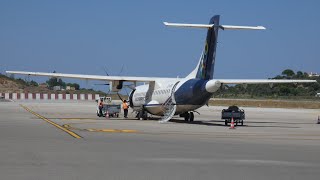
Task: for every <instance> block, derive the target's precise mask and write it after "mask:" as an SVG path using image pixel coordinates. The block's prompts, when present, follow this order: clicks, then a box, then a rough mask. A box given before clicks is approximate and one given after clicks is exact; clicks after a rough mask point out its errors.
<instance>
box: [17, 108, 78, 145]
mask: <svg viewBox="0 0 320 180" xmlns="http://www.w3.org/2000/svg"><path fill="white" fill-rule="evenodd" d="M20 106H21V107H23V108H24V109H25V110H26V111H28V112H30V113H31V114H33V115H35V116H37V117H39V118H40V119H42V120H44V121H46V122H47V123H49V124H51V125H53V126H55V127H56V128H58V129H60V130H62V131H64V132H66V133H68V134H69V135H70V136H72V137H74V138H77V139H81V138H82V137H81V136H80V135H78V134H77V133H75V132H73V131H70V130H69V129H67V128H65V127H62V126H60V125H59V124H57V123H55V122H53V121H50V120H49V119H47V118H45V117H43V116H41V115H40V114H38V113H36V112H34V111H32V110H31V109H29V108H28V107H26V106H24V105H22V104H20Z"/></svg>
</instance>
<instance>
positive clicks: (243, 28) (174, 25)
mask: <svg viewBox="0 0 320 180" xmlns="http://www.w3.org/2000/svg"><path fill="white" fill-rule="evenodd" d="M163 24H164V25H166V26H172V27H189V28H213V27H219V28H220V29H222V30H265V29H266V28H265V27H263V26H233V25H218V26H215V25H214V24H183V23H168V22H163Z"/></svg>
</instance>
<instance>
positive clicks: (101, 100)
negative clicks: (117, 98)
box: [99, 98, 103, 117]
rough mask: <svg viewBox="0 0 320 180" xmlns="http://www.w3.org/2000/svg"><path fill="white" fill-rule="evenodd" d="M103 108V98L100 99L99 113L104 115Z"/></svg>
mask: <svg viewBox="0 0 320 180" xmlns="http://www.w3.org/2000/svg"><path fill="white" fill-rule="evenodd" d="M102 109H103V99H102V98H101V99H100V101H99V115H100V117H101V116H102Z"/></svg>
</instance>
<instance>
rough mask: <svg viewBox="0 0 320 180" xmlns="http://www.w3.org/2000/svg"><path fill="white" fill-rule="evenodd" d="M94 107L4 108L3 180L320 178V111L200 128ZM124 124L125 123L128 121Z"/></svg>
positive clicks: (269, 112)
mask: <svg viewBox="0 0 320 180" xmlns="http://www.w3.org/2000/svg"><path fill="white" fill-rule="evenodd" d="M95 108H96V107H95V103H94V102H87V101H76V102H72V101H70V102H68V101H52V102H51V101H18V102H0V139H1V141H0V142H1V143H0V159H1V161H0V176H1V177H0V178H1V179H30V180H31V179H32V180H33V179H137V180H144V179H156V180H157V179H170V180H171V179H190V180H191V179H192V180H193V179H198V180H200V179H201V180H202V179H228V180H229V179H319V178H320V156H319V154H320V124H316V119H317V117H318V115H320V110H312V109H275V108H244V109H245V111H246V118H247V119H246V120H245V124H244V126H237V127H236V129H229V127H226V126H224V121H222V120H221V119H220V115H221V114H220V113H221V110H222V109H223V108H225V107H219V106H213V107H202V108H200V109H199V113H200V115H195V122H193V123H185V122H184V121H183V120H182V118H175V119H173V120H172V121H171V122H168V123H164V124H160V123H158V121H157V120H156V119H154V120H142V121H141V120H136V119H135V118H134V116H135V114H133V113H129V118H128V119H123V118H111V119H106V118H102V117H97V116H96V113H95ZM121 117H122V116H121Z"/></svg>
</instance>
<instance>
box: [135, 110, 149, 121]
mask: <svg viewBox="0 0 320 180" xmlns="http://www.w3.org/2000/svg"><path fill="white" fill-rule="evenodd" d="M136 117H137V118H138V120H142V119H143V120H147V119H148V113H147V112H146V111H144V110H141V111H139V112H138V114H137V116H136Z"/></svg>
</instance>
